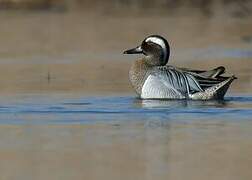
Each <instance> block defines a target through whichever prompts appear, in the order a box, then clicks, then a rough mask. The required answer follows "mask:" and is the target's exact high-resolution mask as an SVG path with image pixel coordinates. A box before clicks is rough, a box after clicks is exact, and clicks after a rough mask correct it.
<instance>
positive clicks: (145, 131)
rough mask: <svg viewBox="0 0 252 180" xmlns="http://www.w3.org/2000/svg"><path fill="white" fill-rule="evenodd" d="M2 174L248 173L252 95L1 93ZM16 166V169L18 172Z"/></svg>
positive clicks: (150, 176)
mask: <svg viewBox="0 0 252 180" xmlns="http://www.w3.org/2000/svg"><path fill="white" fill-rule="evenodd" d="M0 102H1V103H0V136H1V140H0V158H1V162H0V167H1V168H0V174H1V177H2V179H109V180H111V179H125V180H126V179H167V178H168V179H169V178H170V179H221V180H223V179H227V180H232V179H234V180H235V179H251V177H252V173H251V171H250V167H251V165H252V158H251V157H252V153H251V152H252V151H251V149H252V142H251V137H252V96H249V95H231V96H228V97H226V99H225V100H222V101H157V100H140V99H137V98H135V97H134V96H133V95H129V96H95V97H86V96H81V95H72V94H57V95H47V94H44V95H38V94H31V95H29V94H21V95H13V96H5V97H3V96H2V97H1V98H0ZM13 172H15V173H13Z"/></svg>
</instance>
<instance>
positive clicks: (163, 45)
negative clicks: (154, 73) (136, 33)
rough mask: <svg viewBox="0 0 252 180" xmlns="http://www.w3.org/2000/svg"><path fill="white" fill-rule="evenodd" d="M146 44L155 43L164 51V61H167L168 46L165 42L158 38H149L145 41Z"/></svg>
mask: <svg viewBox="0 0 252 180" xmlns="http://www.w3.org/2000/svg"><path fill="white" fill-rule="evenodd" d="M145 42H153V43H155V44H157V45H159V46H161V47H162V49H163V52H164V60H165V59H166V57H167V47H166V45H165V43H164V41H163V40H162V39H160V38H156V37H149V38H147V39H146V40H145Z"/></svg>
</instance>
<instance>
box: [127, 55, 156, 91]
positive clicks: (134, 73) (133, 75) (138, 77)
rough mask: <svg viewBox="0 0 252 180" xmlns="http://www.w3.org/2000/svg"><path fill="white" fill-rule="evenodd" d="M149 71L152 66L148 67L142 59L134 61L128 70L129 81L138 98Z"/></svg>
mask: <svg viewBox="0 0 252 180" xmlns="http://www.w3.org/2000/svg"><path fill="white" fill-rule="evenodd" d="M151 69H152V66H150V65H148V64H147V63H146V62H145V61H144V60H143V59H141V60H137V61H135V62H134V63H133V64H132V66H131V68H130V71H129V79H130V82H131V84H132V86H133V88H134V89H135V91H136V92H137V94H138V95H139V96H140V95H141V91H142V87H143V85H144V82H145V80H146V79H147V77H148V75H149V73H150V71H151Z"/></svg>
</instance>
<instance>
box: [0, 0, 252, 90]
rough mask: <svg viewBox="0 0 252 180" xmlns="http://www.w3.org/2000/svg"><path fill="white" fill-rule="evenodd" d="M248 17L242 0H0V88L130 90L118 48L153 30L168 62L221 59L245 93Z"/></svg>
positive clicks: (250, 48) (250, 42) (251, 29)
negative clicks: (163, 41) (167, 48)
mask: <svg viewBox="0 0 252 180" xmlns="http://www.w3.org/2000/svg"><path fill="white" fill-rule="evenodd" d="M251 17H252V1H250V0H155V1H152V0H106V1H99V0H92V1H91V0H0V22H1V25H0V73H1V74H0V82H1V83H0V89H1V91H0V92H1V93H16V92H28V93H32V92H76V93H77V92H80V93H112V94H114V93H117V92H120V93H132V92H133V91H132V89H131V87H130V85H129V82H128V70H129V67H130V64H131V63H132V61H133V60H134V59H136V58H139V57H136V56H125V55H123V54H122V52H123V50H125V49H128V48H131V47H134V46H136V45H138V44H140V43H141V41H142V40H143V39H144V38H145V37H146V36H148V35H151V34H160V35H162V36H164V37H165V38H167V39H168V41H169V43H170V44H171V50H172V52H171V58H170V61H169V63H170V64H172V65H176V66H184V67H194V68H201V69H209V68H214V67H216V66H219V65H223V66H225V67H226V68H227V72H230V73H232V74H235V75H236V76H237V77H238V78H239V79H238V80H237V81H235V82H234V84H233V85H232V88H231V92H234V93H250V92H251V88H252V82H251V58H252V21H251Z"/></svg>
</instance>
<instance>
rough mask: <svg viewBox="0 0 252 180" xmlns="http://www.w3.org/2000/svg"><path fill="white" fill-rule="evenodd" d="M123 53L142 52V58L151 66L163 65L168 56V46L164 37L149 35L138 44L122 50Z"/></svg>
mask: <svg viewBox="0 0 252 180" xmlns="http://www.w3.org/2000/svg"><path fill="white" fill-rule="evenodd" d="M123 53H124V54H143V55H144V56H145V57H144V60H145V61H146V62H147V63H148V64H150V65H153V66H164V65H166V64H167V62H168V60H169V56H170V46H169V44H168V42H167V40H166V39H165V38H163V37H162V36H159V35H151V36H148V37H147V38H145V39H144V40H143V42H142V44H141V45H140V46H137V47H136V48H133V49H129V50H126V51H124V52H123Z"/></svg>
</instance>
